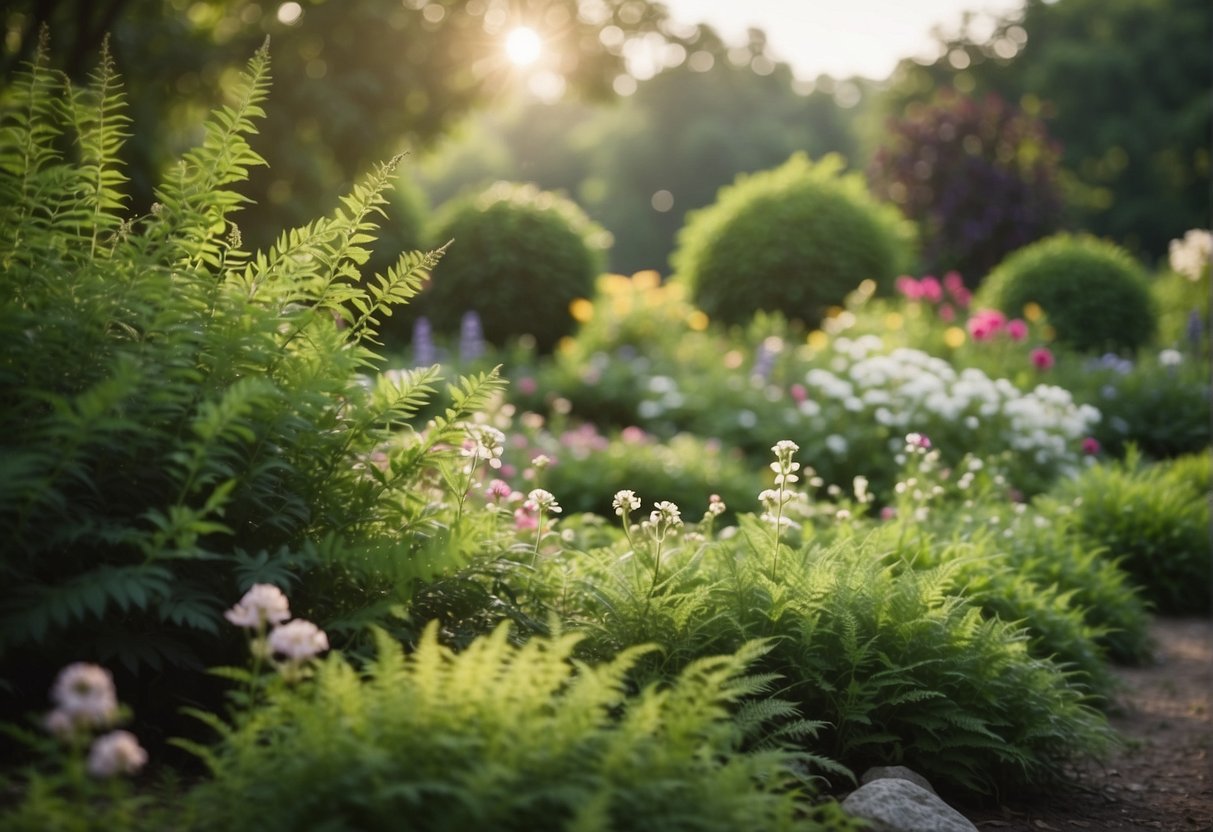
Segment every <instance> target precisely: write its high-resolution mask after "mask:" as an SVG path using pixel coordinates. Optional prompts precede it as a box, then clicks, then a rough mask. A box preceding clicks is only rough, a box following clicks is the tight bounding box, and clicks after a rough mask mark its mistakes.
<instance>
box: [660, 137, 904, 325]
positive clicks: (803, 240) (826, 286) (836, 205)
mask: <svg viewBox="0 0 1213 832" xmlns="http://www.w3.org/2000/svg"><path fill="white" fill-rule="evenodd" d="M842 165H843V162H842V160H841V158H839V157H837V156H834V155H830V156H826V157H824V158H823V159H821V160H820V161H818V162H816V163H813V162H810V161H809V159H808V158H807V157H806V156H804V155H803V154H796V155H794V156H792V157H791V158H790V159H789V160H788V161H787V162H785V163H784V164H783V165H781V166H780V167H778V168H774V169H772V170H768V171H763V172H761V173H755V174H751V175H743V176H739V177H738V178H737V180H736V181H735V182H734V183H733V184H732V185H730V186H727V187H724V188H721V190H720V192H719V194H718V195H717V198H716V201H715V202H714V203H713V204H712V205H709V206H708V207H706V208H702V209H700V210H698V211H693V212H691V213H690V214H688V216H687V222H686V224H685V225H684V226H683V228H682V230H681V231H680V232H679V234H678V248H677V250H676V251H675V252H674V254H673V256H672V258H671V263H672V265H673V269H674V274H675V276H676V278H677V279H679V280H684V281H686V282H687V283H688V284H689V286H690V290H691V296H692V298H693V299H694V300H695V302H696V303H697V304H698V305H699V307H700V308H701V309H703V311H704V312H706V313H707V314H708V315H709V316H710V317H712V318H713V319H716V320H720V321H724V322H726V323H746V322H748V321H749V319H750V318H751V317H752V316H753V314H754V313H755V312H757V311H758V310H766V311H770V312H781V313H782V314H783V315H785V316H786V317H788V318H790V319H795V320H800V321H803V322H804V323H805V324H807V325H810V326H812V325H815V324H816V323H818V322H819V321H820V320H821V319H822V317H823V316H824V314H825V312H826V310H827V309H828V308H829V307H831V306H841V305H842V302H843V299H844V298H845V297H846V296H847V294H848V293H850V292H852V291H854V290H855V288H856V287H857V286H858V285H859V284H860V283H861V282H863V281H864V280H872V281H875V283H876V284H877V285H878V286H880V287H887V286H890V285H891V284H892V281H893V278H895V277H896V276H897V275H898V274H899V273H900V272H902V271H904V270H905V269H906V268H907V267H908V265H909V255H910V246H909V242H908V241H909V235H910V233H911V232H910V226H909V224H908V223H906V222H905V221H904V220H903V219H901V217H900V215H899V214H898V213H897V211H896V209H894V208H892V207H891V206H888V205H884V204H882V203H879V202H877V201H876V200H875V199H873V198H872V196H871V195H870V194H869V193H868V191H867V189H866V187H865V185H864V182H863V178H862V177H861V176H859V175H858V174H843V173H842Z"/></svg>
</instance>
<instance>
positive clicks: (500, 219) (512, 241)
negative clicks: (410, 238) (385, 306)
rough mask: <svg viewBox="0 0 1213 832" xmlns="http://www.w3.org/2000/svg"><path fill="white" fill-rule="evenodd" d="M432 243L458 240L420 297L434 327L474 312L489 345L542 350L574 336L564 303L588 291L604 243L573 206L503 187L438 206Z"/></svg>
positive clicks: (446, 326) (449, 326) (527, 189)
mask: <svg viewBox="0 0 1213 832" xmlns="http://www.w3.org/2000/svg"><path fill="white" fill-rule="evenodd" d="M431 238H432V239H434V240H437V241H439V242H446V241H448V240H451V239H454V240H456V241H457V245H456V246H455V247H454V248H453V249H452V250H451V251H450V253H449V254H448V255H447V256H446V257H445V258H444V259H443V262H442V264H441V266H439V267H438V268H437V269H435V271H434V280H433V283H432V284H431V285H430V286H429V288H428V289H427V290H426V292H425V293H424V294H423V295H422V296H421V298H419V299H418V303H419V307H420V310H421V311H423V312H424V313H425V314H426V316H428V317H429V318H430V319H431V321H432V322H433V324H434V327H435V329H437V330H438V331H440V332H448V333H449V332H454V331H456V330H457V329H458V326H459V322H460V320H461V319H462V318H463V315H464V314H465V313H467V312H468V311H475V312H477V313H478V314H479V315H480V318H481V320H482V322H483V326H484V335H485V337H486V338H487V339H488V340H489V341H490V342H492V343H495V344H504V343H505V341H506V340H507V339H508V338H511V337H513V336H517V335H522V334H529V335H532V336H534V338H535V341H536V344H537V345H538V347H539V349H540V350H542V351H548V350H550V349H551V348H552V347H553V346H554V345H555V344H556V342H557V341H558V340H559V339H560V338H561V337H562V336H564V335H567V334H568V333H569V332H571V331H572V329H573V325H574V321H573V319H572V317H570V315H569V304H570V303H571V302H572V301H573V300H574V299H576V298H584V297H588V296H589V295H590V294H591V292H592V291H593V285H594V278H595V277H597V276H598V273H599V271H601V265H602V262H601V249H602V248H603V247H604V245H605V238H604V236H603V232H602V231H601V230H600V229H598V228H597V227H596V226H595V225H594V224H593V223H591V222H590V221H589V219H588V218H587V217H586V216H585V214H584V213H583V212H582V211H581V209H580V208H578V207H577V206H576V205H575V204H574V203H572V202H570V201H569V200H567V199H565V198H563V197H561V196H559V195H557V194H554V193H549V192H544V191H539V190H537V189H536V188H534V187H533V186H528V185H514V184H509V183H498V184H497V185H495V186H493V187H491V188H489V189H488V190H487V191H485V192H484V193H482V194H480V195H478V196H476V197H474V198H467V199H461V200H456V201H455V202H454V203H451V204H448V205H446V206H444V207H443V208H442V209H440V211H439V215H438V217H437V218H436V219H435V229H434V230H433V231H432V232H431Z"/></svg>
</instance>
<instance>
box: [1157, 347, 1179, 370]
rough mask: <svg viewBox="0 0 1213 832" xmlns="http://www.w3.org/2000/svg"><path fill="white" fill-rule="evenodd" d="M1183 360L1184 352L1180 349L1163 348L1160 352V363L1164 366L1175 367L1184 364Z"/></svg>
mask: <svg viewBox="0 0 1213 832" xmlns="http://www.w3.org/2000/svg"><path fill="white" fill-rule="evenodd" d="M1183 360H1184V357H1183V353H1181V352H1180V351H1179V350H1163V351H1162V352H1160V353H1159V354H1158V363H1159V364H1161V365H1162V366H1164V367H1174V366H1176V365H1178V364H1182V363H1183Z"/></svg>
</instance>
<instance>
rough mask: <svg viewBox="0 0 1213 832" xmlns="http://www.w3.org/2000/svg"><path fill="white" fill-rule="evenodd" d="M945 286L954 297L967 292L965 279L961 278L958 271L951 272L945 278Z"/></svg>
mask: <svg viewBox="0 0 1213 832" xmlns="http://www.w3.org/2000/svg"><path fill="white" fill-rule="evenodd" d="M943 286H944V288H945V289H947V290H948V294H950V295H951V296H952V297H957V295H958V294H959V293H961V292H967V291H968V289H966V288H965V282H964V278H963V277H961V276H960V272H958V271H950V272H948V273H947V274H945V275H944V276H943Z"/></svg>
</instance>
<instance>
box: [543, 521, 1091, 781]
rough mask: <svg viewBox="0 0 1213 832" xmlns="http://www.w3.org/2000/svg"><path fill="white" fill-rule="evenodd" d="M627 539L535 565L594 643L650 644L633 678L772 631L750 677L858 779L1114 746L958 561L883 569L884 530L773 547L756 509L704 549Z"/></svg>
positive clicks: (980, 775) (1009, 765) (1002, 775)
mask: <svg viewBox="0 0 1213 832" xmlns="http://www.w3.org/2000/svg"><path fill="white" fill-rule="evenodd" d="M625 522H627V520H626V518H625ZM700 531H701V530H700ZM629 540H630V541H631V543H632V545H630V546H629V547H628V548H627V550H623V547H622V545H617V546H615V547H613V548H603V549H597V550H594V551H591V552H589V553H576V554H573V555H571V556H569V557H567V558H565V559H561V560H553V561H549V562H548V563H547V564H545V566H546V568H547V569H549V570H551V575H552V578H551V586H552V589H551V590H550V592H551V597H549V598H548V599H547V602H548V603H549V604H552V605H555V606H556V607H557V608H559V609H560V610H561V611H562V613H563V614H564V615H565V616H566V617H568V618H569V619H570V620H572V621H573V622H576V623H577V624H579V625H580V626H584V627H585V628H586V629H587V630H588V631H589V632H590V634H591V635H590V640H589V646H590V647H591V648H594V649H597V650H601V651H604V652H606V653H609V652H610V651H613V650H617V649H620V648H622V647H625V646H627V645H630V644H635V643H645V642H648V641H657V642H658V643H660V644H661V645H662V646H663V647H664V650H663V651H662V652H661V653H660V654H655V655H654V656H651V657H649V659H648V661H647V662H645V663H644V664H642V666H641V667H640V668H639V669H638V672H639V673H640V676H639V678H640V679H641V680H642V681H643V680H645V679H649V678H666V677H668V676H671V675H673V674H676V673H677V672H678V671H679V669H680V668H682V667H683V666H685V665H687V664H689V663H691V662H693V661H695V660H696V659H697V657H699V656H702V655H710V654H713V653H717V652H720V651H722V650H725V651H727V650H729V649H734V648H735V646H737V645H740V644H743V643H745V642H746V641H747V640H749V639H752V638H764V639H772V648H771V650H770V652H769V653H767V654H766V655H765V656H763V657H762V659H761V660H760V661H759V663H758V664H757V665H756V667H755V669H756V671H757V672H763V673H772V674H777V675H778V676H780V677H781V679H782V681H781V686H780V688H779V695H780V696H781V697H782V698H786V699H789V700H790V701H792V702H793V703H795V704H796V706H797V710H798V712H799V713H801V714H804V715H806V716H809V717H811V718H812V719H814V720H820V721H821V722H822V723H823V725H822V726H821V728H820V731H819V732H818V733H817V734H816V735H815V736H812V737H806V738H804V739H803V740H802V743H803V745H804V747H805V748H806V749H807V750H808V751H810V752H811V753H813V754H815V755H819V756H822V757H826V758H831V759H835V760H838V761H839V762H841V763H842V764H844V765H846V766H847V767H849V768H850V769H851V770H854V771H862V770H863V769H864V768H865V767H867V766H869V765H873V764H894V763H901V764H905V765H908V766H911V767H912V768H914V769H915V770H917V771H920V772H922V773H924V774H925V775H926V776H928V777H929V778H930V779H931V781H932V782H933V783H935V784H936V785H937V786H939V787H941V788H944V789H948V790H959V791H965V792H974V793H977V792H989V791H992V790H995V789H999V788H1005V787H1010V786H1011V785H1012V784H1016V783H1028V784H1031V783H1043V782H1047V781H1049V780H1050V779H1051V778H1053V777H1055V776H1057V775H1058V773H1059V772H1060V766H1061V765H1062V763H1063V762H1064V761H1065V760H1066V759H1067V758H1068V757H1070V756H1072V755H1076V754H1085V753H1096V752H1098V751H1099V750H1100V749H1102V748H1104V747H1105V746H1106V745H1107V743H1108V742H1109V741H1110V736H1111V735H1110V731H1109V729H1108V727H1107V725H1106V723H1105V722H1104V720H1103V718H1102V717H1101V716H1100V715H1099V714H1098V713H1097V712H1096V711H1094V710H1092V708H1091V707H1090V705H1089V704H1088V701H1087V692H1086V690H1085V688H1084V686H1083V685H1082V684H1080V683H1079V682H1078V680H1077V679H1076V678H1075V672H1074V671H1072V670H1067V669H1064V668H1063V667H1062V666H1060V665H1058V664H1056V663H1054V662H1053V661H1052V660H1051V659H1048V658H1042V657H1037V656H1033V655H1032V654H1031V653H1030V652H1029V638H1028V635H1027V634H1026V632H1025V631H1023V630H1022V629H1021V628H1020V627H1019V626H1018V625H1014V624H1011V623H1008V622H1003V621H1000V620H998V619H997V618H993V617H990V618H987V617H984V616H983V615H982V613H981V610H980V609H979V608H978V607H977V606H976V605H974V604H972V603H970V602H969V601H967V600H966V599H965V598H964V597H963V596H962V586H961V584H962V582H963V576H962V574H961V573H960V572H959V571H958V569H957V567H956V565H955V563H951V564H943V565H941V566H939V567H937V568H921V569H918V568H906V565H904V564H902V563H900V562H898V561H893V562H887V563H886V562H884V559H883V557H882V556H883V555H885V553H886V551H887V550H885V549H884V548H883V547H884V545H886V543H887V541H884V542H882V541H881V539H880V538H879V537H876V538H869V539H864V538H859V537H844V538H842V539H840V540H839V541H838V542H837V543H835V544H833V545H828V546H827V545H822V544H817V543H811V544H807V545H800V546H797V545H794V544H793V543H792V542H790V541H791V536H789V540H788V541H781V542H779V543H778V544H777V543H776V541H775V538H774V536H773V529H772V526H771V525H770V524H768V523H765V522H759V521H758V520H757V519H755V518H753V517H743V518H742V521H741V524H740V529H739V530H737V531H736V533H735V534H733V535H731V536H730V537H727V538H725V537H723V536H722V537H720V538H717V539H708V540H707V541H706V542H705V541H704V539H703V536H702V535H701V534H689V533H688V534H684V535H683V536H682V537H680V538H671V539H667V540H666V541H665V543H664V548H660V549H658V548H657V547H655V546H654V545H653V543H652V542H651V541H649V540H646V539H645V537H644V530H643V528H641V530H640V532H639V533H637V532H635V531H634V532H633V533H632V534H631V536H630V538H629ZM574 589H577V590H580V591H579V592H577V591H572V590H574Z"/></svg>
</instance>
